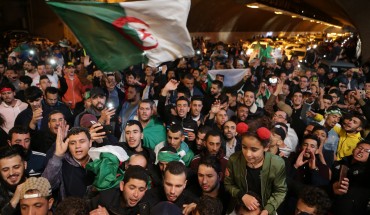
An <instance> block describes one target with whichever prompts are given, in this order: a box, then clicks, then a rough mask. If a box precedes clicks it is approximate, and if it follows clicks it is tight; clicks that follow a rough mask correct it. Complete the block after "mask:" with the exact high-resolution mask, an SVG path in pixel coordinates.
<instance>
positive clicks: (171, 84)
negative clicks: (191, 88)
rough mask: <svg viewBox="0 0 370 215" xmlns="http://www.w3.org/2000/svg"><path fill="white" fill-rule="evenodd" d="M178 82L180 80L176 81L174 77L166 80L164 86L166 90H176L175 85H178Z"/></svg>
mask: <svg viewBox="0 0 370 215" xmlns="http://www.w3.org/2000/svg"><path fill="white" fill-rule="evenodd" d="M179 83H180V82H178V81H176V80H175V79H171V80H170V81H169V82H167V84H166V86H165V88H166V89H167V90H168V91H171V90H176V89H177V86H178V85H179Z"/></svg>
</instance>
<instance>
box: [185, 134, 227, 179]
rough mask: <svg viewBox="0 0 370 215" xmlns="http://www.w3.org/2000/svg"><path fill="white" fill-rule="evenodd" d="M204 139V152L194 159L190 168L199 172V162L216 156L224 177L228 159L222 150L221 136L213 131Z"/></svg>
mask: <svg viewBox="0 0 370 215" xmlns="http://www.w3.org/2000/svg"><path fill="white" fill-rule="evenodd" d="M204 139H205V141H204V148H203V151H202V152H201V153H200V154H199V155H197V156H195V157H194V159H193V160H192V162H191V164H190V168H191V169H192V171H193V172H197V169H198V166H199V162H200V160H201V159H202V158H204V157H207V156H215V157H216V159H217V160H218V162H220V164H221V170H222V173H223V177H224V174H225V170H226V166H227V162H228V159H227V158H226V157H225V153H224V151H223V149H222V145H223V139H222V136H221V134H220V133H218V132H217V131H214V130H212V131H209V132H208V133H207V134H206V136H205V138H204ZM223 177H222V181H223Z"/></svg>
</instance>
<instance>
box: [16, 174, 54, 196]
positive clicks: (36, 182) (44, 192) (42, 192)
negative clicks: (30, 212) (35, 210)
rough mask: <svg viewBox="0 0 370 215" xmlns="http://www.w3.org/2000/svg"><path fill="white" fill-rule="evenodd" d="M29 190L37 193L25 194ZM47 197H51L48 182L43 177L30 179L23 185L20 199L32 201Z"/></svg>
mask: <svg viewBox="0 0 370 215" xmlns="http://www.w3.org/2000/svg"><path fill="white" fill-rule="evenodd" d="M31 190H32V191H37V192H33V193H31V194H28V193H27V192H29V191H31ZM49 196H51V186H50V183H49V181H48V180H47V179H46V178H44V177H38V178H36V177H31V178H28V179H27V180H26V182H24V183H23V187H22V190H21V194H20V199H32V198H39V197H49Z"/></svg>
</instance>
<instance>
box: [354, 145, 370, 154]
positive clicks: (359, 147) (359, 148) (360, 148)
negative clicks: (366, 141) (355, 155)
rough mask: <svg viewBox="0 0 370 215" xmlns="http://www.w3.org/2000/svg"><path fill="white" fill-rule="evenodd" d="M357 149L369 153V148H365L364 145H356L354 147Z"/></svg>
mask: <svg viewBox="0 0 370 215" xmlns="http://www.w3.org/2000/svg"><path fill="white" fill-rule="evenodd" d="M356 148H357V149H358V150H360V151H362V150H364V152H366V153H369V154H370V149H365V148H364V147H362V146H358V147H356Z"/></svg>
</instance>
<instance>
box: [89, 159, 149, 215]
mask: <svg viewBox="0 0 370 215" xmlns="http://www.w3.org/2000/svg"><path fill="white" fill-rule="evenodd" d="M148 184H149V175H148V173H147V171H146V170H145V169H144V168H143V167H141V166H130V167H129V168H128V169H127V170H126V171H125V177H124V179H123V181H121V182H120V184H119V189H116V188H112V189H109V190H107V191H104V195H98V196H97V197H95V198H93V199H92V200H91V203H90V205H91V206H90V207H92V210H91V211H90V215H98V214H104V215H107V214H149V211H150V208H149V205H148V203H146V202H144V201H142V199H143V197H144V195H145V193H146V192H147V189H148Z"/></svg>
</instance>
